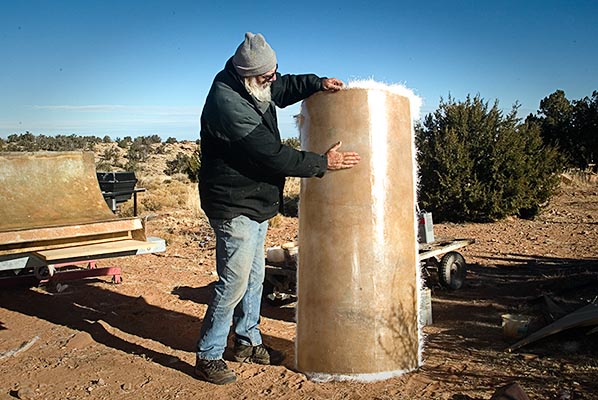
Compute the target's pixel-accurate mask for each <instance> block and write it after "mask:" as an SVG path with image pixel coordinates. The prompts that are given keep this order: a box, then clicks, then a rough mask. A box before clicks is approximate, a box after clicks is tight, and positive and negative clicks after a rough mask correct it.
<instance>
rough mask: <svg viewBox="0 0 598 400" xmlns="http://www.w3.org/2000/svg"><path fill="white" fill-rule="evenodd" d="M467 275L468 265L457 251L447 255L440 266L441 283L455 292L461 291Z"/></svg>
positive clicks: (439, 276)
mask: <svg viewBox="0 0 598 400" xmlns="http://www.w3.org/2000/svg"><path fill="white" fill-rule="evenodd" d="M466 274H467V264H466V263H465V259H464V258H463V256H462V255H461V254H459V253H457V252H456V251H451V252H449V253H446V254H445V255H444V256H443V257H442V259H441V260H440V264H439V265H438V279H439V280H440V283H441V284H442V285H443V286H445V287H447V288H449V289H453V290H457V289H460V288H461V286H463V282H464V281H465V275H466Z"/></svg>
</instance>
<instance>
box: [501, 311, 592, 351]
mask: <svg viewBox="0 0 598 400" xmlns="http://www.w3.org/2000/svg"><path fill="white" fill-rule="evenodd" d="M592 325H598V304H594V303H591V304H588V305H586V306H584V307H582V308H580V309H579V310H577V311H574V312H572V313H571V314H568V315H566V316H564V317H563V318H561V319H559V320H557V321H555V322H553V323H552V324H550V325H547V326H545V327H544V328H542V329H540V330H539V331H536V332H534V333H532V334H531V335H529V336H528V337H526V338H525V339H522V340H520V341H518V342H517V343H515V344H513V345H512V346H510V347H509V348H508V349H507V351H509V352H511V351H514V350H517V349H519V348H520V347H523V346H525V345H528V344H530V343H533V342H535V341H538V340H540V339H543V338H545V337H548V336H550V335H554V334H555V333H559V332H562V331H564V330H566V329H571V328H576V327H582V326H592Z"/></svg>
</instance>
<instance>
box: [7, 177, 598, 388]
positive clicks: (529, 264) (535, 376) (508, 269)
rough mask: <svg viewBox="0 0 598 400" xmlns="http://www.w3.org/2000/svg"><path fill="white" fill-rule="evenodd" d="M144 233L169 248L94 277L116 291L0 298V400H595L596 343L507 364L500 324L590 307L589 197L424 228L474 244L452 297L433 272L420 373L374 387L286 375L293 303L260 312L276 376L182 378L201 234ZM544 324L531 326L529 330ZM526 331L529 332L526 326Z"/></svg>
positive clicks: (197, 307)
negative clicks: (511, 396) (512, 393)
mask: <svg viewBox="0 0 598 400" xmlns="http://www.w3.org/2000/svg"><path fill="white" fill-rule="evenodd" d="M147 231H148V233H149V234H150V235H154V236H161V235H168V237H169V238H172V237H176V238H177V240H172V241H171V242H172V243H169V246H168V248H167V251H166V252H165V253H161V254H150V255H143V256H135V257H123V258H118V259H103V260H99V261H98V265H99V266H116V267H121V268H122V278H123V282H122V283H120V284H113V283H111V280H110V278H109V277H99V278H87V279H81V280H77V281H70V282H67V283H66V285H67V286H66V287H64V286H60V287H57V286H56V285H55V284H48V285H41V286H38V287H31V288H27V287H20V288H3V289H0V306H1V308H0V400H1V399H14V398H20V399H61V400H68V399H111V400H115V399H219V398H221V399H228V398H235V399H256V398H265V399H268V398H271V399H344V398H350V399H453V400H463V399H489V398H490V397H491V396H492V394H493V393H494V392H495V391H496V389H497V388H498V387H501V386H503V385H505V384H506V383H509V382H517V383H519V385H520V386H521V387H522V388H523V389H524V390H525V392H526V393H527V394H528V395H529V397H530V398H531V399H596V398H597V396H598V395H597V394H596V393H598V379H597V378H598V357H597V356H598V340H597V333H590V330H591V329H592V328H593V327H588V328H575V329H570V330H567V331H565V332H561V333H559V334H556V335H553V336H550V337H548V338H546V339H543V340H541V341H538V342H536V343H533V344H530V345H527V346H525V347H523V348H521V349H519V350H517V351H514V352H507V351H506V348H507V347H508V346H509V344H510V343H512V342H509V341H508V340H506V339H505V338H504V337H503V332H502V328H501V315H502V314H505V313H524V314H530V315H534V316H537V317H538V319H537V321H538V323H537V324H538V326H537V327H539V326H541V324H542V323H544V324H545V323H546V319H543V317H545V316H546V314H547V312H546V308H545V306H544V304H545V299H546V298H547V297H549V298H550V299H552V300H553V301H554V302H555V303H556V304H558V305H559V306H560V307H562V308H563V309H564V310H566V311H572V310H575V309H576V308H579V307H580V306H582V305H584V304H587V303H588V302H590V301H592V300H595V299H596V297H597V296H598V186H587V185H576V186H563V188H562V189H561V192H560V193H559V195H558V196H557V197H555V198H554V199H553V200H552V202H551V203H550V205H549V206H548V207H547V208H546V210H545V211H544V212H543V213H542V215H541V216H540V217H538V218H537V219H536V220H533V221H528V220H520V219H516V218H510V219H508V220H505V221H501V222H498V223H493V224H437V225H435V234H436V237H445V238H474V239H475V240H476V242H475V244H473V245H471V246H469V247H467V248H465V249H463V250H462V251H461V252H462V254H463V255H464V257H465V259H466V260H467V262H468V263H469V272H468V276H467V279H466V281H465V285H464V287H462V288H461V289H459V290H455V291H449V290H447V289H443V288H441V287H440V286H439V285H438V284H437V282H436V280H435V276H434V274H431V275H430V277H429V278H428V281H427V284H428V285H429V286H430V287H431V288H432V293H433V296H432V307H433V320H434V321H433V324H432V325H428V326H426V327H424V329H423V331H424V333H425V335H426V341H425V346H424V355H423V358H424V363H423V365H422V366H421V368H419V369H418V370H416V371H413V372H412V373H409V374H406V375H403V376H401V377H397V378H394V379H389V380H385V381H381V382H375V383H355V382H332V383H314V382H311V381H309V380H308V379H306V377H305V376H304V375H302V374H301V373H299V372H297V371H295V370H294V355H293V352H294V343H293V340H294V335H295V322H294V315H295V309H294V306H295V303H290V304H286V305H284V306H279V307H275V306H272V305H270V304H266V303H265V304H264V306H263V309H262V314H263V319H262V325H261V327H262V332H263V334H264V340H265V342H266V343H267V344H269V345H271V346H273V347H275V348H278V349H281V350H283V351H284V352H285V353H286V356H287V358H286V360H285V361H284V364H283V365H281V366H257V365H250V364H239V363H235V362H229V365H230V366H231V367H232V368H233V369H234V370H235V371H236V373H237V374H238V378H239V379H238V381H237V382H236V383H234V384H231V385H227V386H216V385H212V384H209V383H205V382H202V381H199V380H197V379H195V378H194V377H193V365H194V361H195V356H194V353H193V350H194V346H195V341H196V339H197V334H198V331H199V328H200V325H201V320H202V317H203V314H204V312H205V309H206V303H207V302H208V300H209V297H210V284H211V283H212V282H213V281H214V280H215V279H216V276H215V273H214V261H213V255H214V249H213V246H214V242H213V234H212V232H211V230H210V228H209V226H207V224H206V223H205V221H202V220H201V219H197V218H192V217H189V216H188V215H183V214H181V213H177V212H176V211H171V212H162V213H156V214H155V215H154V216H153V218H151V219H149V220H148V222H147ZM296 232H297V219H296V218H286V217H283V218H278V220H277V221H276V223H275V224H274V226H273V227H271V229H270V231H269V235H268V245H279V244H282V243H284V242H287V241H291V240H293V239H294V238H295V235H296ZM543 321H544V322H543ZM537 327H536V328H537Z"/></svg>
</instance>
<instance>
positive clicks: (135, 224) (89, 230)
mask: <svg viewBox="0 0 598 400" xmlns="http://www.w3.org/2000/svg"><path fill="white" fill-rule="evenodd" d="M137 229H143V223H142V222H141V220H140V219H139V218H126V219H117V220H110V221H97V222H92V223H88V224H80V225H62V226H47V227H42V228H32V229H23V230H18V229H15V230H10V231H3V232H0V245H4V244H12V243H27V242H36V241H41V240H54V239H64V238H75V237H81V236H89V235H99V234H104V233H113V232H126V231H133V230H137Z"/></svg>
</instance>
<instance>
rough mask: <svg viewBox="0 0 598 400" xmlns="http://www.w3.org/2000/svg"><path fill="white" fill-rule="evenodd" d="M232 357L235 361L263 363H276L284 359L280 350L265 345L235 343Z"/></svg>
mask: <svg viewBox="0 0 598 400" xmlns="http://www.w3.org/2000/svg"><path fill="white" fill-rule="evenodd" d="M233 359H234V360H235V361H237V362H246V363H254V364H263V365H278V364H280V363H281V362H282V360H284V354H283V353H282V352H281V351H278V350H274V349H272V348H270V347H268V346H266V345H263V344H260V345H257V346H246V345H244V344H239V343H237V344H236V345H235V351H234V355H233Z"/></svg>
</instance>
